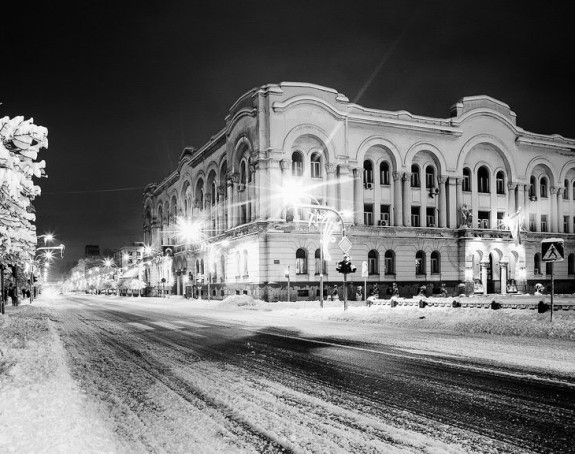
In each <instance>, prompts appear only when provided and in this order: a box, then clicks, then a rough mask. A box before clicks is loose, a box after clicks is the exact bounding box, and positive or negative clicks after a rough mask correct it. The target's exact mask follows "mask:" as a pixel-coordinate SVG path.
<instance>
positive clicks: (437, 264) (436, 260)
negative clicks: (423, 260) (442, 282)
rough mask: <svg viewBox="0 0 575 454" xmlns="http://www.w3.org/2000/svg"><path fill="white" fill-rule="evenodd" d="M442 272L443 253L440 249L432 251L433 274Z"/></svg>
mask: <svg viewBox="0 0 575 454" xmlns="http://www.w3.org/2000/svg"><path fill="white" fill-rule="evenodd" d="M439 273H441V254H440V253H439V251H433V252H432V253H431V274H439Z"/></svg>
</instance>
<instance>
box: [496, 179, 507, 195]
mask: <svg viewBox="0 0 575 454" xmlns="http://www.w3.org/2000/svg"><path fill="white" fill-rule="evenodd" d="M495 184H496V186H497V188H496V190H497V194H505V187H504V184H503V178H497V179H496V180H495Z"/></svg>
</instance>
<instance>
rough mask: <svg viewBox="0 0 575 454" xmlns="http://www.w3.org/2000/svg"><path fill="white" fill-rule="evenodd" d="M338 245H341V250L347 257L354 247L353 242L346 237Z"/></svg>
mask: <svg viewBox="0 0 575 454" xmlns="http://www.w3.org/2000/svg"><path fill="white" fill-rule="evenodd" d="M338 245H339V248H340V249H341V251H342V252H343V253H344V254H346V255H347V254H348V253H349V250H350V249H351V246H352V245H351V241H349V238H348V237H346V236H344V237H343V238H342V239H341V241H340V242H339V244H338Z"/></svg>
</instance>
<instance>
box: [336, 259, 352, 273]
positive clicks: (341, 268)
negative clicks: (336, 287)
mask: <svg viewBox="0 0 575 454" xmlns="http://www.w3.org/2000/svg"><path fill="white" fill-rule="evenodd" d="M335 270H336V271H337V272H338V273H342V274H349V273H355V270H356V267H355V265H353V264H352V263H351V260H350V258H349V256H347V255H346V256H345V257H344V258H343V260H342V261H341V262H338V263H337V265H336V267H335Z"/></svg>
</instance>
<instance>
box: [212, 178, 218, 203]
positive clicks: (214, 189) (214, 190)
mask: <svg viewBox="0 0 575 454" xmlns="http://www.w3.org/2000/svg"><path fill="white" fill-rule="evenodd" d="M217 200H218V189H217V186H216V182H215V181H212V205H215V204H216V202H217Z"/></svg>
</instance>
